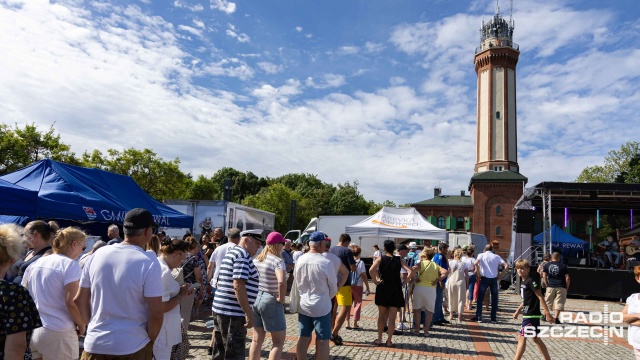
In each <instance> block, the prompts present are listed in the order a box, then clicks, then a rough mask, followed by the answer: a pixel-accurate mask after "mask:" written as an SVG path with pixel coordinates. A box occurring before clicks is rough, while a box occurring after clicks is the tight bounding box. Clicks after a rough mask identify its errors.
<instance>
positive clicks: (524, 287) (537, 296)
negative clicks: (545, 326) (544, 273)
mask: <svg viewBox="0 0 640 360" xmlns="http://www.w3.org/2000/svg"><path fill="white" fill-rule="evenodd" d="M516 270H517V271H518V275H520V278H521V279H522V282H521V283H520V296H522V303H521V304H520V306H518V309H517V310H516V312H515V313H513V318H514V319H517V318H518V314H520V311H522V326H521V327H520V332H518V348H517V349H516V356H515V358H514V359H515V360H519V359H521V358H522V355H523V354H524V351H525V350H526V348H527V337H530V336H531V335H532V334H536V335H537V334H538V333H539V332H540V330H539V329H538V328H539V327H540V318H541V317H542V314H541V313H540V305H541V304H542V307H543V308H544V315H545V317H546V319H547V321H553V318H552V317H551V314H550V313H549V308H548V307H547V304H546V303H545V301H544V299H543V298H542V293H541V292H540V284H539V283H538V282H536V281H535V280H533V279H532V278H530V277H529V271H530V270H531V268H530V266H529V262H528V261H527V260H518V261H516ZM527 327H533V329H534V332H532V331H531V329H527V330H525V329H526V328H527ZM533 342H534V343H536V345H537V346H538V349H539V350H540V353H541V354H542V356H543V358H544V359H546V360H548V359H550V357H549V351H548V350H547V347H546V346H545V344H544V343H543V342H542V340H541V339H540V338H539V337H537V336H535V335H534V336H533Z"/></svg>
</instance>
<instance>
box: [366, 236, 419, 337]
mask: <svg viewBox="0 0 640 360" xmlns="http://www.w3.org/2000/svg"><path fill="white" fill-rule="evenodd" d="M395 249H396V244H395V242H393V241H392V240H386V241H385V242H384V251H385V254H384V255H382V257H380V258H377V259H376V260H375V261H374V263H373V265H372V266H371V269H369V273H370V274H371V278H372V279H373V282H374V283H375V284H376V285H377V287H376V298H375V303H376V305H377V306H378V340H377V341H375V342H374V344H375V345H378V346H379V345H382V333H383V332H384V327H385V326H388V328H387V342H386V346H387V347H394V345H393V342H392V341H391V339H392V338H393V331H394V330H395V327H396V313H397V311H398V308H401V307H403V306H404V295H403V294H402V286H403V285H405V283H403V282H402V279H401V277H400V270H401V269H404V270H405V271H406V272H407V273H409V276H407V279H411V278H412V275H413V274H412V273H413V270H412V269H411V268H410V267H408V266H407V264H406V263H405V261H404V259H402V258H401V257H400V256H395V255H393V251H394V250H395Z"/></svg>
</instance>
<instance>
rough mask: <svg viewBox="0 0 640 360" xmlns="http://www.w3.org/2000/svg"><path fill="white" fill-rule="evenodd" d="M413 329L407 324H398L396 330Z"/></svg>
mask: <svg viewBox="0 0 640 360" xmlns="http://www.w3.org/2000/svg"><path fill="white" fill-rule="evenodd" d="M410 328H411V327H410V326H409V325H406V324H405V323H398V325H397V326H396V329H398V330H409V329H410Z"/></svg>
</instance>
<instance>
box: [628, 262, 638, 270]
mask: <svg viewBox="0 0 640 360" xmlns="http://www.w3.org/2000/svg"><path fill="white" fill-rule="evenodd" d="M639 265H640V261H638V260H628V261H627V269H629V270H631V271H633V267H634V266H639Z"/></svg>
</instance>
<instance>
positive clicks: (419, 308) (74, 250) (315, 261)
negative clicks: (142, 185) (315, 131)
mask: <svg viewBox="0 0 640 360" xmlns="http://www.w3.org/2000/svg"><path fill="white" fill-rule="evenodd" d="M156 228H157V224H155V222H154V219H153V216H152V215H151V213H150V212H149V211H147V210H145V209H133V210H131V211H129V212H128V213H127V214H126V216H125V218H124V223H123V232H124V237H123V238H120V232H119V228H118V227H117V226H110V227H109V229H108V232H107V233H108V237H109V239H110V240H109V241H108V243H105V242H103V241H98V242H96V243H95V244H94V246H93V247H92V249H91V250H90V251H88V252H87V251H86V250H87V247H86V239H87V236H86V234H85V233H84V232H83V231H81V230H79V229H77V228H74V227H67V228H64V229H60V228H59V226H58V225H57V224H56V223H55V222H45V221H41V220H36V221H32V222H30V223H29V224H27V226H26V227H24V228H20V227H18V226H15V225H0V279H2V280H0V299H2V303H1V304H0V318H1V319H2V320H0V322H1V324H0V325H2V328H1V329H0V360H1V359H39V358H42V359H78V358H79V357H81V358H82V359H88V360H94V359H95V360H98V359H99V360H103V359H152V358H155V359H158V360H161V359H162V360H174V359H175V360H178V359H179V360H183V359H185V358H186V357H187V356H188V354H189V338H188V336H187V330H188V328H189V324H190V322H191V321H192V320H193V319H194V318H195V317H197V316H198V311H199V309H200V308H201V304H203V303H204V304H207V305H208V306H211V309H212V314H213V321H212V322H213V330H212V334H211V342H210V346H209V354H210V355H211V357H212V359H245V358H247V357H248V358H249V359H252V360H257V359H259V358H260V357H261V354H262V350H263V345H264V341H265V338H266V337H267V335H268V336H269V337H270V338H271V344H272V345H271V347H270V349H268V352H269V355H268V357H269V359H271V360H275V359H280V358H281V356H282V352H283V346H284V342H285V337H286V333H287V324H286V320H285V312H286V311H287V310H286V309H287V300H288V309H289V311H291V312H295V313H297V314H298V315H297V316H298V342H297V346H296V356H297V358H298V359H306V358H307V357H308V352H309V348H310V346H311V345H312V344H311V342H312V339H315V343H314V345H315V358H316V359H328V358H329V353H330V343H331V342H332V343H334V345H336V346H341V345H343V339H342V337H341V333H343V331H344V330H343V329H345V328H346V329H347V330H351V331H354V330H360V329H361V328H362V326H361V311H362V307H363V299H364V298H365V297H366V296H368V295H369V294H370V292H371V291H370V290H371V289H370V287H369V284H370V280H371V282H372V283H373V284H375V285H376V289H375V299H374V303H375V305H376V306H377V308H378V318H377V323H376V330H377V336H376V337H375V339H370V341H371V342H372V344H373V346H385V347H390V348H392V347H395V346H396V345H395V344H394V341H393V336H394V334H397V331H399V330H402V331H408V332H409V333H414V334H415V335H418V336H430V331H431V329H432V327H433V326H445V325H447V324H449V323H451V322H461V321H464V318H463V316H462V315H463V313H464V312H465V311H470V310H472V309H473V308H474V307H475V314H474V315H473V316H472V317H471V318H468V319H467V320H469V321H478V322H483V321H490V322H493V323H495V322H496V321H497V306H498V296H499V294H498V283H499V279H500V276H501V275H500V272H501V271H507V270H508V268H509V266H508V264H506V262H505V261H504V260H503V259H502V258H501V257H500V256H498V255H497V254H495V253H494V252H493V249H492V248H491V245H487V246H486V247H485V248H484V249H483V251H482V252H481V253H479V254H477V256H476V249H475V248H474V247H473V246H468V247H467V246H465V247H455V248H454V249H449V246H448V245H447V244H446V243H439V244H438V245H437V246H424V247H423V248H422V249H421V250H418V246H417V245H416V243H414V242H410V243H409V244H408V245H405V244H399V245H397V244H396V243H395V242H394V241H391V240H387V241H385V242H384V244H383V246H382V250H381V251H380V249H376V248H377V246H376V248H374V250H377V252H376V253H375V255H374V261H373V264H372V266H371V268H370V269H369V274H370V276H371V279H369V277H368V275H367V271H366V268H365V264H364V262H363V261H362V259H361V254H362V249H361V248H360V247H359V246H358V245H355V244H352V243H351V238H350V236H349V235H347V234H342V235H341V236H340V237H339V238H338V239H337V241H336V242H335V244H334V243H333V241H334V240H332V239H331V238H330V237H329V236H327V235H326V234H324V233H322V232H319V231H318V232H313V233H312V234H310V236H309V241H308V243H307V244H306V246H303V245H302V244H292V243H291V242H290V241H289V240H287V239H285V238H284V237H283V236H282V235H281V234H280V233H278V232H271V233H269V234H268V236H267V237H266V239H263V236H262V233H263V232H262V230H259V229H257V230H245V231H240V230H239V229H235V228H234V229H229V230H228V231H227V234H226V236H224V233H223V231H222V229H219V228H217V229H211V232H210V233H205V234H203V235H202V237H201V238H200V240H197V239H195V238H194V237H192V236H185V237H184V238H182V239H179V238H173V239H172V238H170V237H167V236H166V234H165V233H164V232H159V233H157V234H154V232H155V231H154V229H156ZM332 245H334V246H332ZM27 248H28V249H29V250H28V252H27V251H26V249H27ZM25 254H26V255H25ZM545 258H546V259H547V261H545V262H544V263H543V264H541V265H540V267H539V268H538V272H539V273H540V279H541V281H536V278H534V277H532V276H531V275H530V265H529V263H528V262H527V261H526V260H519V261H517V262H516V263H515V268H516V271H517V273H518V275H519V276H520V277H521V280H522V281H521V296H522V298H523V301H522V304H521V305H520V307H519V308H518V309H517V310H516V312H515V313H514V314H513V318H514V319H515V318H517V317H518V316H519V314H522V315H523V321H522V325H521V329H520V332H519V335H521V336H520V337H519V340H518V346H517V349H516V359H519V358H520V357H521V356H522V354H523V353H524V351H525V348H526V337H525V334H526V329H527V328H528V327H533V329H534V330H536V329H538V327H539V326H540V319H541V318H542V317H544V318H546V319H547V320H548V321H557V319H558V318H559V315H560V312H562V311H563V310H564V303H565V301H566V293H567V290H568V288H569V286H570V277H569V275H568V271H567V268H566V266H564V265H563V264H562V263H561V262H560V254H559V253H554V254H550V255H549V257H548V258H547V257H545ZM534 274H535V271H534ZM635 276H636V280H637V281H638V282H640V267H636V269H635ZM489 299H490V300H489ZM489 304H490V306H489ZM484 309H486V310H489V309H490V311H489V317H488V318H487V317H483V310H484ZM551 311H555V313H554V316H552V314H551ZM447 315H448V316H447ZM409 317H411V318H412V319H410V320H409V319H408V318H409ZM639 319H640V295H639V294H634V295H632V296H630V297H629V299H627V306H626V307H625V309H624V321H625V322H626V323H628V324H630V325H632V326H631V330H630V331H629V336H630V343H631V345H632V346H634V348H635V349H636V350H635V351H636V356H638V357H639V358H640V343H637V341H636V340H633V341H632V339H631V336H632V334H637V329H638V327H637V326H640V320H639ZM345 323H346V326H345ZM396 323H398V324H396ZM405 323H408V324H409V325H405ZM249 331H251V345H250V348H249V352H248V354H247V353H246V352H245V340H246V339H247V336H248V332H249ZM314 333H315V336H313V334H314ZM385 334H386V338H385ZM633 336H635V335H633ZM79 338H80V339H81V342H80V343H79ZM634 339H635V338H634ZM533 341H534V343H535V344H536V345H537V346H538V348H539V350H540V352H541V355H542V357H544V358H549V353H548V350H547V348H546V346H545V345H544V343H543V342H542V341H541V340H540V339H539V338H537V337H534V339H533Z"/></svg>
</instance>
